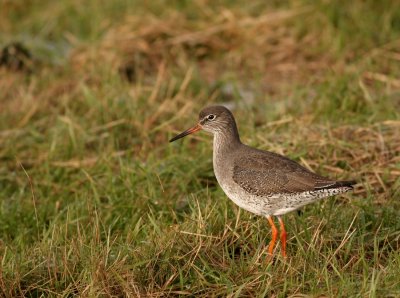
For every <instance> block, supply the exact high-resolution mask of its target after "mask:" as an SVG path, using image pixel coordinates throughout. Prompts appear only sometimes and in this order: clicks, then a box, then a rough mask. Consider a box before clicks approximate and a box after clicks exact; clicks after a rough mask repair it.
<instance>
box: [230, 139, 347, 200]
mask: <svg viewBox="0 0 400 298" xmlns="http://www.w3.org/2000/svg"><path fill="white" fill-rule="evenodd" d="M245 147H246V154H238V155H236V156H237V157H236V158H235V159H234V164H233V181H235V182H236V183H237V184H238V185H240V186H241V187H242V188H243V189H244V190H246V191H247V192H249V193H251V194H253V195H258V196H268V195H273V194H284V193H288V194H289V193H300V192H306V191H313V190H317V189H324V188H331V187H335V185H336V184H338V185H337V187H339V186H340V185H339V183H337V181H335V180H331V179H329V178H325V177H322V176H320V175H317V174H315V173H313V172H311V171H309V170H308V169H306V168H304V167H302V166H301V165H299V164H298V163H296V162H295V161H293V160H290V159H288V158H286V157H284V156H282V155H279V154H276V153H273V152H268V151H261V150H257V149H254V148H251V147H248V146H245ZM250 152H251V153H250ZM249 153H250V154H249ZM349 183H351V182H349ZM346 186H347V185H346Z"/></svg>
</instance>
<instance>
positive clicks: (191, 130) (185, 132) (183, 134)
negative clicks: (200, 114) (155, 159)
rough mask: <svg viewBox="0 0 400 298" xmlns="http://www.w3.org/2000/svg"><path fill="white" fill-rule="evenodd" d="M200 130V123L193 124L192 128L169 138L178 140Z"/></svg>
mask: <svg viewBox="0 0 400 298" xmlns="http://www.w3.org/2000/svg"><path fill="white" fill-rule="evenodd" d="M199 130H201V126H200V124H197V125H196V126H193V127H192V128H189V129H187V130H185V131H184V132H182V133H180V134H179V135H177V136H175V137H173V138H172V139H171V140H169V142H173V141H176V140H178V139H180V138H183V137H186V136H187V135H190V134H191V133H194V132H196V131H199Z"/></svg>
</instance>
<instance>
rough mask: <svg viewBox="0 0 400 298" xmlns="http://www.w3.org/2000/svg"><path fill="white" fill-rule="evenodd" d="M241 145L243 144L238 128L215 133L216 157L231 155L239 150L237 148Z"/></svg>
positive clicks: (214, 146) (214, 149) (214, 148)
mask: <svg viewBox="0 0 400 298" xmlns="http://www.w3.org/2000/svg"><path fill="white" fill-rule="evenodd" d="M240 144H241V142H240V138H239V133H238V131H237V128H236V126H235V127H232V128H229V129H226V130H224V131H220V132H217V133H214V141H213V151H214V156H216V155H220V154H226V153H229V152H231V151H233V150H234V149H235V148H237V146H239V145H240Z"/></svg>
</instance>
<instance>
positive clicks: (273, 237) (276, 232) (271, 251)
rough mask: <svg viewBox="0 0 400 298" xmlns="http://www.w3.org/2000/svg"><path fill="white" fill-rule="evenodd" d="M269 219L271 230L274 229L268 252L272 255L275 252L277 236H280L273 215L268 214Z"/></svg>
mask: <svg viewBox="0 0 400 298" xmlns="http://www.w3.org/2000/svg"><path fill="white" fill-rule="evenodd" d="M267 219H268V222H269V225H270V226H271V231H272V239H271V241H270V242H269V247H268V253H269V254H270V255H272V254H273V252H274V247H275V242H276V238H277V237H278V229H277V228H276V226H275V224H274V221H273V220H272V217H271V216H267Z"/></svg>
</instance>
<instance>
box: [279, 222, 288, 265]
mask: <svg viewBox="0 0 400 298" xmlns="http://www.w3.org/2000/svg"><path fill="white" fill-rule="evenodd" d="M278 220H279V225H280V227H281V243H282V256H283V257H284V258H286V235H287V234H286V230H285V225H284V223H283V220H282V218H281V217H280V216H278Z"/></svg>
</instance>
